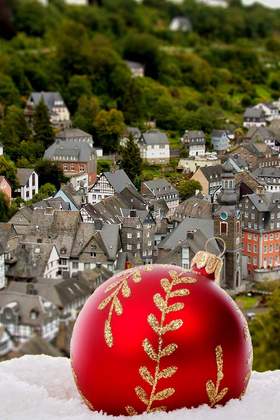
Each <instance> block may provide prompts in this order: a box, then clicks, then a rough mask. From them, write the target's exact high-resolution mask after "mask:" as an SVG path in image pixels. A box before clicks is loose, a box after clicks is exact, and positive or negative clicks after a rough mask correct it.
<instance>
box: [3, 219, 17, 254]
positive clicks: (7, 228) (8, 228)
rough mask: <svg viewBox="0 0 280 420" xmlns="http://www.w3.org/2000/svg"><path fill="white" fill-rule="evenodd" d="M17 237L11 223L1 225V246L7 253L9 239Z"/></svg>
mask: <svg viewBox="0 0 280 420" xmlns="http://www.w3.org/2000/svg"><path fill="white" fill-rule="evenodd" d="M16 236H17V234H16V231H15V229H14V226H13V225H12V224H11V223H0V246H1V247H2V249H4V251H7V245H8V241H9V239H10V238H11V237H16Z"/></svg>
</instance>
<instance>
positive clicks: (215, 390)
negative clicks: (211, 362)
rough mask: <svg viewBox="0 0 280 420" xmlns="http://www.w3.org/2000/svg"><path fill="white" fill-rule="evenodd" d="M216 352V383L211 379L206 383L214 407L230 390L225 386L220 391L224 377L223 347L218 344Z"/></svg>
mask: <svg viewBox="0 0 280 420" xmlns="http://www.w3.org/2000/svg"><path fill="white" fill-rule="evenodd" d="M215 353H216V365H217V380H216V385H214V382H213V381H212V380H211V379H210V380H209V381H207V383H206V392H207V395H208V398H209V401H210V405H211V407H214V406H215V405H216V404H217V403H218V402H219V401H221V400H222V399H223V398H224V396H225V395H226V394H227V392H228V388H223V389H222V390H221V391H219V388H220V384H221V381H222V380H223V378H224V373H223V365H224V363H223V349H222V346H217V347H216V348H215Z"/></svg>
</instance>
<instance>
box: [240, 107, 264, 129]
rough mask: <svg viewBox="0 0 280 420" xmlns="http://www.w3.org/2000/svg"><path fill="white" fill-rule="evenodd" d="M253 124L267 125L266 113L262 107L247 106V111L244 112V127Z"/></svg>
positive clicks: (257, 125)
mask: <svg viewBox="0 0 280 420" xmlns="http://www.w3.org/2000/svg"><path fill="white" fill-rule="evenodd" d="M253 126H256V127H265V126H266V118H265V113H264V111H263V110H262V109H258V108H247V109H246V111H245V112H244V122H243V127H245V128H250V127H253Z"/></svg>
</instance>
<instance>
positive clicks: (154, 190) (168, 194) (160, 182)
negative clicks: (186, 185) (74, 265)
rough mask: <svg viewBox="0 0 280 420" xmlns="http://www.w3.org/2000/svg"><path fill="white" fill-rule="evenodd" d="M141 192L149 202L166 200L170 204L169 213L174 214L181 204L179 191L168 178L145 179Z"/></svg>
mask: <svg viewBox="0 0 280 420" xmlns="http://www.w3.org/2000/svg"><path fill="white" fill-rule="evenodd" d="M141 193H142V195H143V197H144V199H145V200H146V201H147V202H151V201H154V200H157V201H158V200H164V201H165V202H166V204H167V206H168V209H169V214H170V215H172V214H173V213H174V211H175V209H176V207H177V206H178V205H179V193H178V191H177V190H176V188H174V187H173V185H172V184H170V182H168V181H167V180H166V179H155V180H153V181H143V182H142V184H141Z"/></svg>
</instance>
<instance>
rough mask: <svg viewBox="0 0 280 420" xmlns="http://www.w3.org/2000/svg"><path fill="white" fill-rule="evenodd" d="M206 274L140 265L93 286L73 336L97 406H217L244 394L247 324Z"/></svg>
mask: <svg viewBox="0 0 280 420" xmlns="http://www.w3.org/2000/svg"><path fill="white" fill-rule="evenodd" d="M202 272H203V273H204V274H205V275H207V273H206V272H205V270H204V268H203V269H202ZM205 275H204V276H202V275H201V272H200V270H197V272H188V271H186V270H184V269H182V268H181V267H176V266H172V265H150V266H142V267H135V268H132V269H129V270H126V271H123V272H121V273H119V274H117V275H115V276H113V277H112V278H111V279H109V280H107V281H106V282H105V283H103V284H102V285H101V286H100V287H99V288H98V289H97V290H96V291H95V292H94V293H93V295H92V296H91V297H90V298H89V299H88V301H87V303H86V304H85V306H84V308H83V309H82V311H81V313H80V314H79V317H78V319H77V321H76V324H75V327H74V331H73V336H72V341H71V361H72V367H73V373H74V377H75V380H76V384H77V387H78V389H79V391H80V393H81V395H82V396H83V398H84V400H85V402H86V403H87V405H88V406H89V407H90V408H91V409H92V410H97V411H100V410H102V411H104V412H106V413H108V414H113V415H120V414H137V413H142V412H145V411H146V412H152V411H157V410H173V409H178V408H181V407H195V406H198V405H200V404H205V403H206V404H209V405H210V406H212V407H214V406H215V405H217V404H225V403H226V402H227V401H228V400H230V399H231V398H240V397H241V396H242V395H243V394H244V392H245V390H246V387H247V384H248V380H249V377H250V373H251V364H252V345H251V339H250V335H249V332H248V326H247V323H246V320H245V319H244V317H243V316H242V314H241V313H240V311H239V310H238V308H237V306H236V305H235V303H234V302H233V300H232V299H231V298H230V297H229V296H228V295H227V294H226V293H225V292H224V291H223V290H222V289H221V288H220V287H219V286H218V285H217V284H215V282H214V281H213V280H212V279H211V278H209V277H211V276H209V277H206V276H205Z"/></svg>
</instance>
